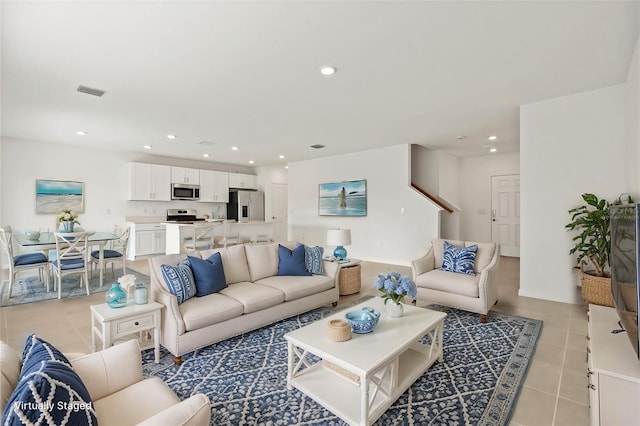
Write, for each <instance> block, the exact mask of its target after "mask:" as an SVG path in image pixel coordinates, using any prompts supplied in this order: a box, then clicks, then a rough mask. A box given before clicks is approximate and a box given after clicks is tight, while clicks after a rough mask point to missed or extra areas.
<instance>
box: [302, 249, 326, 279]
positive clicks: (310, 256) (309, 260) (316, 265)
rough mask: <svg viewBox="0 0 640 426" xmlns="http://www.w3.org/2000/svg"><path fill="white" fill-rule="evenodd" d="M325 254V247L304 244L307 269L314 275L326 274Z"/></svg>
mask: <svg viewBox="0 0 640 426" xmlns="http://www.w3.org/2000/svg"><path fill="white" fill-rule="evenodd" d="M323 254H324V248H323V247H320V246H315V247H307V246H304V264H305V267H306V268H307V271H309V272H311V273H312V274H314V275H324V268H323V267H322V256H323Z"/></svg>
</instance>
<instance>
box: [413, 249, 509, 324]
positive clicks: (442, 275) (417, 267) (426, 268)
mask: <svg viewBox="0 0 640 426" xmlns="http://www.w3.org/2000/svg"><path fill="white" fill-rule="evenodd" d="M444 241H445V240H443V239H440V238H436V239H434V240H433V241H432V242H431V247H430V248H429V251H428V252H427V254H426V255H424V256H422V257H421V258H419V259H415V260H413V261H412V262H411V270H412V272H413V280H414V281H415V283H416V287H417V290H418V294H417V297H416V298H417V299H427V300H428V301H430V302H434V303H439V304H442V305H446V306H451V307H454V308H458V309H462V310H465V311H469V312H476V313H478V314H480V320H481V322H483V323H486V322H487V313H488V312H489V309H491V307H492V306H493V305H495V304H496V303H497V301H498V277H497V270H498V268H497V266H498V260H499V259H500V248H499V246H498V245H496V244H495V243H477V242H472V241H452V240H446V241H448V242H449V243H450V244H452V245H454V246H457V247H469V246H472V245H473V244H477V245H478V251H477V253H476V258H475V263H474V268H473V269H474V272H475V275H466V274H460V273H455V272H448V271H443V270H441V269H440V267H441V265H442V261H443V258H444ZM415 303H416V301H415V300H414V301H413V304H414V305H415Z"/></svg>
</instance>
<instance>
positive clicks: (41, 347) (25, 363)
mask: <svg viewBox="0 0 640 426" xmlns="http://www.w3.org/2000/svg"><path fill="white" fill-rule="evenodd" d="M43 361H59V362H62V363H65V364H67V365H69V366H71V363H70V362H69V360H68V359H67V357H66V356H64V355H63V354H62V352H60V351H59V350H58V349H56V347H55V346H53V345H52V344H51V343H49V342H47V341H46V340H43V339H41V338H39V337H38V336H36V335H35V334H31V336H29V337H27V340H26V341H25V342H24V349H23V351H22V370H21V372H20V374H21V375H22V374H26V373H29V372H30V371H31V370H33V369H38V368H40V364H41V363H42V362H43Z"/></svg>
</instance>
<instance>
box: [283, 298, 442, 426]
mask: <svg viewBox="0 0 640 426" xmlns="http://www.w3.org/2000/svg"><path fill="white" fill-rule="evenodd" d="M363 306H369V307H372V308H375V309H377V310H379V311H380V313H381V317H380V321H379V322H378V325H377V326H376V328H375V330H374V331H373V332H372V333H369V334H355V333H353V336H352V338H351V340H348V341H346V342H334V341H331V340H329V338H328V337H327V323H328V322H329V320H332V319H343V318H344V314H345V313H346V312H348V311H353V310H358V309H360V308H362V307H363ZM446 316H447V315H446V314H445V313H443V312H438V311H431V310H428V309H423V308H417V307H415V306H410V305H405V306H404V315H403V316H402V317H401V318H388V317H387V315H386V312H385V310H384V306H383V304H382V299H381V298H379V297H375V298H373V299H369V300H367V301H365V302H363V303H360V304H359V305H357V306H354V307H352V308H348V309H346V310H344V311H342V312H339V313H336V314H335V315H332V316H330V317H328V318H325V319H323V320H320V321H316V322H315V323H313V324H310V325H307V326H305V327H302V328H300V329H298V330H295V331H292V332H290V333H287V334H286V335H285V339H287V342H288V348H289V355H288V371H287V388H288V389H292V388H294V387H295V388H297V389H299V390H300V391H302V392H304V393H305V394H307V395H309V396H310V397H311V398H313V399H315V400H316V401H318V402H319V403H320V404H322V405H323V406H324V407H326V408H327V409H329V410H330V411H331V412H333V413H335V414H336V415H337V416H339V417H340V418H341V419H342V420H344V421H345V422H347V423H349V424H351V425H370V424H372V423H373V422H375V421H376V420H377V419H378V418H379V417H380V416H381V415H382V414H383V413H384V412H385V411H386V410H387V409H388V408H389V407H390V406H391V404H393V402H394V401H395V400H396V399H398V397H399V396H400V395H402V393H403V392H404V391H405V390H407V388H409V386H411V385H412V384H413V382H415V381H416V379H417V378H418V377H420V376H421V375H422V374H424V372H425V371H426V370H427V369H428V368H429V367H430V366H431V365H432V364H433V363H434V362H435V361H436V360H438V361H442V328H443V323H444V318H445V317H446ZM424 335H429V336H430V338H431V342H432V343H431V345H423V344H421V343H420V342H419V340H420V339H421V338H422V337H423V336H424ZM310 354H313V355H316V356H317V357H319V358H321V359H323V360H325V361H328V362H329V363H331V364H333V368H328V367H327V366H326V365H323V363H322V362H321V361H318V360H317V358H313V359H311V357H310V356H309V355H310ZM335 367H337V368H335ZM339 369H344V370H346V372H347V373H340V372H337V371H336V370H339Z"/></svg>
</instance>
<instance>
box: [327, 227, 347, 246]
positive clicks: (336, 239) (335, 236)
mask: <svg viewBox="0 0 640 426" xmlns="http://www.w3.org/2000/svg"><path fill="white" fill-rule="evenodd" d="M327 244H328V245H330V246H348V245H349V244H351V229H329V230H327Z"/></svg>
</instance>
